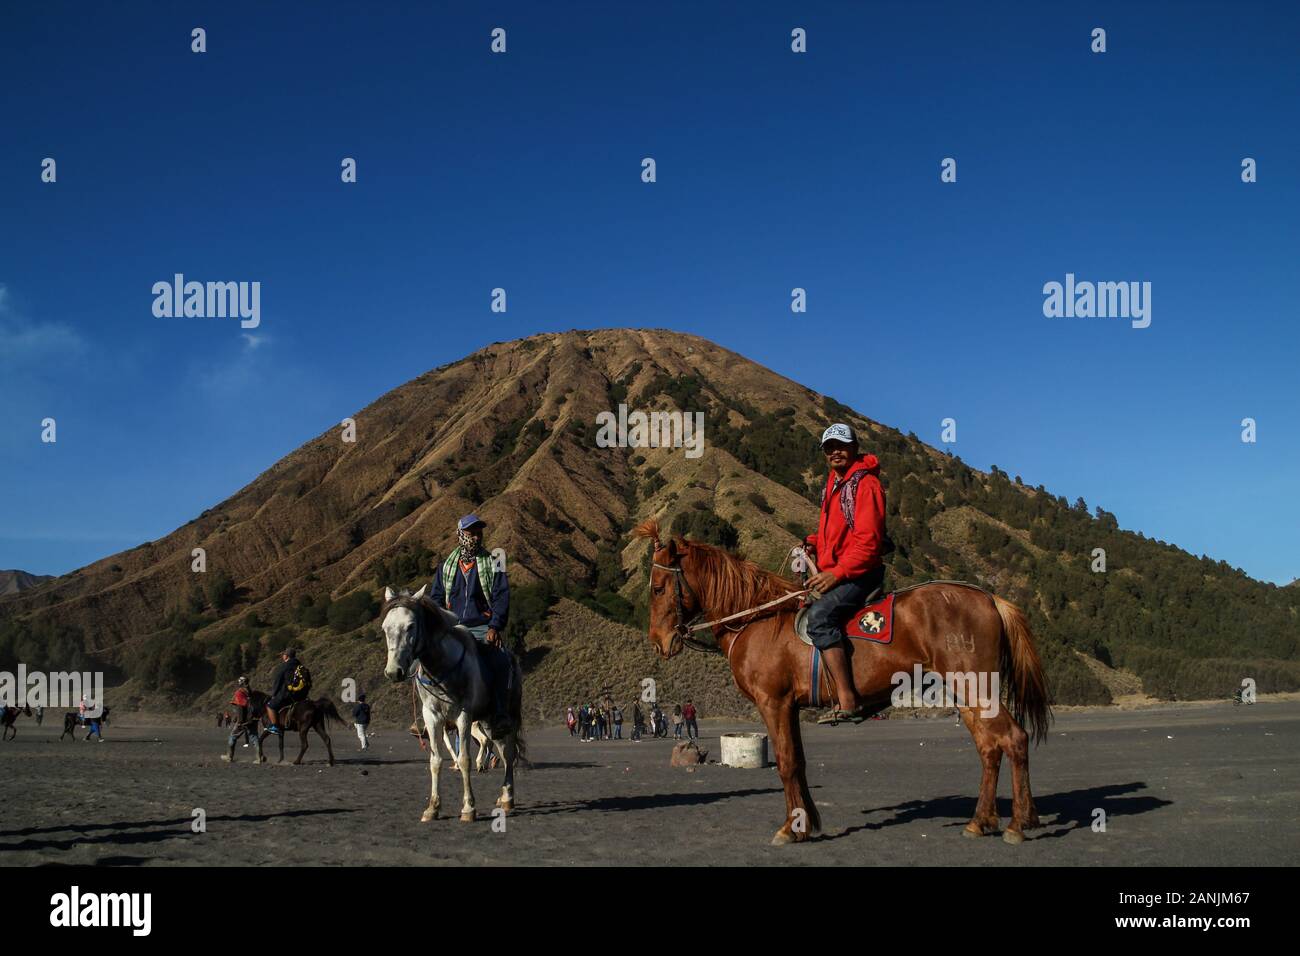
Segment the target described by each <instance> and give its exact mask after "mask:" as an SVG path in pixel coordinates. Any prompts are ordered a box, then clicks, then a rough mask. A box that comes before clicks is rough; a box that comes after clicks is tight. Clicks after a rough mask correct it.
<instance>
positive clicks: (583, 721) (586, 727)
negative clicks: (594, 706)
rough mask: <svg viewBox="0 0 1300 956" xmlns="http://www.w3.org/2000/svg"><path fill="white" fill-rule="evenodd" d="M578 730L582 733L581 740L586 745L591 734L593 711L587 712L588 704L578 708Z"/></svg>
mask: <svg viewBox="0 0 1300 956" xmlns="http://www.w3.org/2000/svg"><path fill="white" fill-rule="evenodd" d="M578 728H579V729H580V730H581V731H582V737H581V738H580V739H581V740H582V742H583V743H586V742H587V737H588V736H589V735H590V733H591V711H589V710H587V705H586V704H583V705H582V706H581V707H579V708H578Z"/></svg>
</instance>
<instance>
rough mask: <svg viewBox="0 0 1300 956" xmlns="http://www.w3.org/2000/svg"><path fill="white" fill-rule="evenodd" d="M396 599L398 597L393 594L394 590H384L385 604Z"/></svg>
mask: <svg viewBox="0 0 1300 956" xmlns="http://www.w3.org/2000/svg"><path fill="white" fill-rule="evenodd" d="M395 597H397V595H396V594H395V593H394V592H393V589H392V588H384V601H385V602H388V601H391V600H392V599H393V598H395Z"/></svg>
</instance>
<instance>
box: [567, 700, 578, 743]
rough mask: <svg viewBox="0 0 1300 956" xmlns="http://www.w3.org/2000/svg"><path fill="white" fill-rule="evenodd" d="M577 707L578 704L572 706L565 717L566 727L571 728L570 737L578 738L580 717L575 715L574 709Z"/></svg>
mask: <svg viewBox="0 0 1300 956" xmlns="http://www.w3.org/2000/svg"><path fill="white" fill-rule="evenodd" d="M576 706H577V704H576V703H573V704H570V705H569V709H568V711H566V712H565V715H564V726H565V727H568V728H569V736H570V737H576V736H577V735H578V715H577V714H576V713H574V708H575V707H576Z"/></svg>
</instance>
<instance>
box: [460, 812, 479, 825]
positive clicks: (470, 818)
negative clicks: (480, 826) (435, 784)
mask: <svg viewBox="0 0 1300 956" xmlns="http://www.w3.org/2000/svg"><path fill="white" fill-rule="evenodd" d="M476 819H477V815H476V814H475V812H474V811H473V810H470V811H469V812H468V813H462V814H461V815H460V822H461V823H473V822H474V821H475V820H476Z"/></svg>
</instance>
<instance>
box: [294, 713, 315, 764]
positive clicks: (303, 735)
mask: <svg viewBox="0 0 1300 956" xmlns="http://www.w3.org/2000/svg"><path fill="white" fill-rule="evenodd" d="M310 729H311V725H310V724H308V725H307V726H305V727H303V728H302V730H300V731H298V739H299V741H301V743H302V749H301V750H299V751H298V756H297V758H296V759H295V760H294V762H293V765H294V766H295V767H297V766H299V765H301V764H302V757H303V754H305V753H306V752H307V731H308V730H310Z"/></svg>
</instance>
